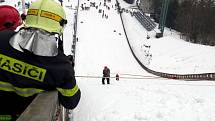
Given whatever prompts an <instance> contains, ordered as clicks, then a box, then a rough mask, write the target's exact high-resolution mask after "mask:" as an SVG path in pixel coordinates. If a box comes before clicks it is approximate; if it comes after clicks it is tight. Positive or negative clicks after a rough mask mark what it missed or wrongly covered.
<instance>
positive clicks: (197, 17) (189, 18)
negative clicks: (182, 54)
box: [153, 0, 215, 46]
mask: <svg viewBox="0 0 215 121" xmlns="http://www.w3.org/2000/svg"><path fill="white" fill-rule="evenodd" d="M162 1H163V0H153V8H154V12H155V18H154V19H155V21H156V22H159V15H160V13H161V6H162ZM166 26H167V27H169V28H172V29H175V30H177V31H179V32H181V37H183V38H185V40H186V41H189V42H193V43H200V44H205V45H212V46H214V45H215V0H170V3H169V8H168V13H167V19H166Z"/></svg>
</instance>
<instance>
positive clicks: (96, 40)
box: [72, 0, 215, 121]
mask: <svg viewBox="0 0 215 121" xmlns="http://www.w3.org/2000/svg"><path fill="white" fill-rule="evenodd" d="M89 2H93V1H89ZM89 2H88V1H84V0H80V5H81V4H83V5H86V6H88V5H89V4H90V3H89ZM100 2H101V3H103V1H96V5H99V3H100ZM84 3H85V4H84ZM114 4H115V1H112V2H111V3H108V6H112V5H113V6H114ZM99 8H101V9H102V10H104V13H106V14H107V15H108V19H105V17H104V18H102V13H98V9H96V8H94V7H90V9H89V10H81V8H80V11H79V16H78V42H77V50H76V54H77V55H76V66H75V70H76V76H86V77H82V78H80V77H77V81H78V85H79V87H80V88H81V90H82V98H81V101H80V103H79V105H78V107H77V108H76V109H75V110H73V111H72V112H73V113H72V115H73V116H72V117H73V120H74V121H212V120H215V115H214V113H213V112H214V111H215V108H213V107H214V106H215V103H214V101H215V95H214V94H213V92H214V91H215V89H214V86H215V83H214V82H184V81H176V80H167V79H162V78H156V77H154V76H152V75H150V74H147V73H146V72H145V71H144V70H143V69H141V68H140V66H139V65H138V64H137V62H136V61H135V60H134V58H133V56H132V55H131V52H130V50H129V47H128V45H127V41H126V39H125V36H124V33H123V30H122V26H121V22H120V19H119V15H118V14H117V12H116V9H115V7H113V8H111V9H110V10H107V9H106V7H104V6H102V5H101V6H100V7H99ZM126 16H127V15H125V16H124V17H126ZM126 20H127V22H128V23H129V27H131V28H132V27H133V29H131V30H130V31H131V33H130V34H129V35H130V37H132V40H137V39H135V38H143V37H141V36H140V35H142V36H144V38H145V37H146V34H147V33H146V32H145V30H144V29H142V28H138V27H137V28H136V25H138V24H137V23H135V22H133V21H131V20H129V18H127V19H125V21H126ZM132 23H133V24H132ZM134 29H136V31H134ZM137 33H139V34H137ZM149 34H153V33H149ZM131 35H132V36H131ZM168 38H171V37H166V39H168ZM175 41H176V43H175V44H177V43H180V42H182V43H185V42H183V41H181V40H180V42H178V41H177V39H176V40H175ZM142 42H143V41H142ZM133 43H138V41H136V42H133ZM154 43H155V44H153V46H154V47H155V46H156V42H154ZM144 44H148V45H152V42H149V41H147V42H146V41H144ZM172 44H174V43H172ZM158 45H160V46H165V44H163V42H161V43H157V46H158ZM140 46H141V44H140ZM181 46H183V47H184V46H185V47H184V48H186V44H183V45H181ZM133 47H134V49H136V52H137V53H138V52H139V53H140V52H141V51H140V50H138V48H137V47H138V46H135V45H133ZM164 48H166V49H168V48H169V46H165V47H164ZM159 49H160V48H159ZM169 49H170V51H173V50H174V48H173V47H172V48H169ZM157 50H158V49H157ZM156 52H157V51H156ZM158 52H159V51H158ZM155 55H156V54H155ZM155 55H153V56H155ZM181 56H183V55H181ZM153 59H154V58H153ZM155 59H156V58H155ZM159 60H160V59H159ZM159 60H157V62H156V63H157V65H156V66H160V67H162V65H161V64H162V63H158V62H160V61H159ZM154 61H156V60H154ZM161 61H162V60H161ZM105 65H106V66H109V67H110V69H111V73H112V76H114V75H115V74H116V73H119V74H120V77H125V76H126V77H129V78H133V79H128V78H120V81H119V82H117V81H115V79H114V78H112V79H111V84H110V85H101V78H96V77H98V76H102V69H103V66H105ZM173 65H174V64H173ZM156 66H155V67H156ZM175 66H177V65H175ZM155 67H154V68H155ZM185 69H186V68H185ZM165 71H166V70H165ZM126 74H130V75H126ZM134 75H139V76H134ZM91 76H93V78H92V77H91ZM90 77H91V78H90ZM134 78H142V79H134ZM146 78H150V79H146ZM153 78H155V79H153Z"/></svg>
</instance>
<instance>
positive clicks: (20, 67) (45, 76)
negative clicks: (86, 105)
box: [0, 30, 81, 109]
mask: <svg viewBox="0 0 215 121" xmlns="http://www.w3.org/2000/svg"><path fill="white" fill-rule="evenodd" d="M14 34H15V32H13V31H9V30H7V31H1V32H0V39H1V40H0V90H1V91H10V92H15V93H16V94H18V95H20V96H23V97H29V96H32V95H34V94H37V93H41V92H44V91H51V90H57V91H58V97H59V101H60V103H61V104H62V105H63V106H64V107H65V108H68V109H73V108H75V107H76V106H77V104H78V102H79V100H80V95H81V93H80V90H79V88H78V86H77V84H76V80H75V77H74V69H73V66H72V65H71V63H70V61H69V59H68V58H67V57H66V56H65V55H64V54H63V53H62V52H59V53H58V55H57V56H54V57H45V56H37V55H33V54H31V53H26V52H24V53H23V52H20V51H18V50H16V49H14V48H13V47H12V46H11V45H10V44H9V40H10V38H11V37H12V36H13V35H14Z"/></svg>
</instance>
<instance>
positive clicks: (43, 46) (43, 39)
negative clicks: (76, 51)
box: [10, 29, 58, 56]
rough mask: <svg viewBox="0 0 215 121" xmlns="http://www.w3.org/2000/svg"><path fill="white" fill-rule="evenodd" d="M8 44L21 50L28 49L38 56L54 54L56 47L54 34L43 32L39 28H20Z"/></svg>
mask: <svg viewBox="0 0 215 121" xmlns="http://www.w3.org/2000/svg"><path fill="white" fill-rule="evenodd" d="M10 45H11V46H12V47H13V48H15V49H17V50H19V51H21V52H24V51H23V50H26V51H29V52H31V53H33V54H34V55H38V56H56V55H57V54H58V48H57V43H56V38H55V35H51V34H49V33H44V32H42V31H40V30H39V29H36V30H20V31H19V32H18V33H17V34H16V35H15V36H14V37H13V38H11V40H10Z"/></svg>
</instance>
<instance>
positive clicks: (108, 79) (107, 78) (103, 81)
mask: <svg viewBox="0 0 215 121" xmlns="http://www.w3.org/2000/svg"><path fill="white" fill-rule="evenodd" d="M105 79H106V80H107V84H110V78H109V77H103V78H102V84H105Z"/></svg>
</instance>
